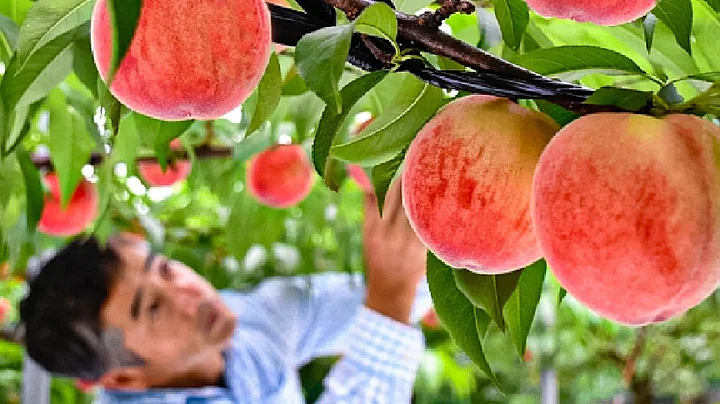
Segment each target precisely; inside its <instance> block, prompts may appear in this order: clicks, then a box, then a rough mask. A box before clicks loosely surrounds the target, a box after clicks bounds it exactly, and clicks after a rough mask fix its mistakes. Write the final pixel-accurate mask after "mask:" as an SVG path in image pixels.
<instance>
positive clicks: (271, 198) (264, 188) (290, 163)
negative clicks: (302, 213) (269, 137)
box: [245, 145, 315, 208]
mask: <svg viewBox="0 0 720 404" xmlns="http://www.w3.org/2000/svg"><path fill="white" fill-rule="evenodd" d="M314 173H315V170H314V169H313V167H312V165H311V164H310V159H308V156H307V154H306V153H305V149H303V147H302V146H300V145H274V146H271V147H270V148H269V149H267V150H265V151H264V152H261V153H259V154H256V155H255V156H253V158H252V159H250V161H249V163H248V165H247V167H246V176H245V180H246V182H247V186H248V191H249V192H250V194H251V195H253V196H254V197H255V199H257V200H258V201H259V202H260V203H262V204H264V205H267V206H270V207H273V208H289V207H291V206H294V205H297V204H298V203H300V201H302V200H303V199H305V197H306V196H307V195H308V194H309V193H310V191H311V190H312V186H313V183H314V182H315V176H314Z"/></svg>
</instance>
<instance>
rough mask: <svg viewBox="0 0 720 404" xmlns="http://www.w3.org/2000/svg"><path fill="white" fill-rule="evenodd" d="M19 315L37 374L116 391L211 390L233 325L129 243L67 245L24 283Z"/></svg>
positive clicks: (192, 283) (186, 275)
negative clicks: (88, 381)
mask: <svg viewBox="0 0 720 404" xmlns="http://www.w3.org/2000/svg"><path fill="white" fill-rule="evenodd" d="M20 312H21V321H22V322H23V326H24V328H25V345H26V347H27V350H28V353H29V355H30V356H31V357H33V358H34V359H35V360H36V361H37V362H38V363H39V364H40V365H41V366H43V367H45V368H46V369H47V370H48V371H50V372H53V373H56V374H61V375H67V376H71V377H78V378H83V379H91V380H97V381H99V382H100V383H101V384H103V385H104V386H106V387H109V388H115V389H144V388H148V387H174V386H201V385H206V384H210V383H213V382H214V381H216V380H217V377H218V376H219V375H220V373H221V371H222V369H223V359H222V350H223V349H224V348H225V346H226V345H227V343H228V341H229V338H230V336H231V335H232V332H233V330H234V326H235V317H234V315H233V314H232V312H231V311H230V310H229V308H228V307H227V306H226V305H225V304H224V303H223V302H222V301H221V300H220V297H219V295H218V293H217V292H216V291H215V290H214V289H213V288H212V286H210V285H209V284H208V283H207V282H206V281H205V280H204V279H203V278H201V277H200V276H198V275H197V274H196V273H195V272H193V271H192V270H191V269H190V268H188V267H187V266H185V265H183V264H181V263H179V262H177V261H172V260H168V259H167V258H166V257H164V256H161V255H156V254H153V253H152V252H151V250H150V249H149V248H148V245H147V244H146V243H144V242H141V241H138V240H137V239H136V238H132V237H128V236H116V237H114V238H112V239H111V241H110V242H109V243H108V246H107V247H101V246H100V245H99V244H98V243H97V241H96V240H94V239H92V238H90V239H84V240H75V241H73V242H71V243H70V244H68V245H67V246H66V247H65V248H64V249H63V250H61V251H60V252H59V253H58V254H56V255H55V256H54V257H53V258H52V259H51V260H49V261H48V262H47V263H46V264H45V265H44V266H43V268H42V269H41V271H40V273H39V274H38V275H37V276H36V277H35V278H34V279H33V280H32V281H31V282H30V291H29V294H28V296H27V297H26V298H25V299H24V300H23V302H22V304H21V308H20Z"/></svg>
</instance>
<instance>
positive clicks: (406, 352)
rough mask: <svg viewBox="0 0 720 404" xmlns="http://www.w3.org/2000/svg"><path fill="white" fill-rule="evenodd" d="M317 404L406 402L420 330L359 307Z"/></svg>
mask: <svg viewBox="0 0 720 404" xmlns="http://www.w3.org/2000/svg"><path fill="white" fill-rule="evenodd" d="M348 342H349V345H348V346H347V348H346V350H345V353H344V356H343V358H342V359H341V360H340V361H339V362H338V363H336V364H335V366H334V367H333V368H332V370H331V371H330V374H329V375H328V377H327V378H326V379H325V392H324V393H323V395H322V397H321V398H320V400H319V403H320V404H339V403H361V404H384V403H398V404H400V403H410V400H411V397H412V387H413V384H414V381H415V375H416V373H417V370H418V367H419V366H420V361H421V360H422V357H423V352H424V348H425V344H424V339H423V334H422V332H421V331H420V330H418V329H416V328H413V327H411V326H408V325H406V324H403V323H400V322H397V321H395V320H392V319H390V318H388V317H385V316H383V315H381V314H379V313H377V312H375V311H372V310H370V309H368V308H365V307H363V308H361V309H360V310H359V313H358V315H357V317H356V318H355V320H354V322H353V324H352V326H351V327H350V330H349V333H348Z"/></svg>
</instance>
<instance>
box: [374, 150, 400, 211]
mask: <svg viewBox="0 0 720 404" xmlns="http://www.w3.org/2000/svg"><path fill="white" fill-rule="evenodd" d="M405 152H407V148H405V149H403V151H401V152H400V154H398V155H397V156H395V157H393V158H392V159H390V160H388V161H386V162H384V163H381V164H378V165H376V166H375V167H373V169H372V184H373V188H374V189H375V196H376V197H377V201H378V209H379V211H380V216H382V214H383V209H384V207H385V196H386V195H387V191H388V189H389V188H390V184H391V183H392V180H393V178H395V174H396V173H397V170H398V169H399V168H400V166H401V165H402V162H403V160H404V159H405Z"/></svg>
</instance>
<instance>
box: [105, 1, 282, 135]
mask: <svg viewBox="0 0 720 404" xmlns="http://www.w3.org/2000/svg"><path fill="white" fill-rule="evenodd" d="M91 44H92V50H93V56H94V59H95V64H96V65H97V68H98V71H99V72H100V73H101V75H102V77H103V78H104V79H107V73H108V69H109V66H110V59H111V57H112V48H113V47H112V28H111V25H110V20H109V15H108V10H107V3H106V0H98V2H97V3H96V5H95V8H94V10H93V15H92V20H91ZM270 47H271V32H270V13H269V11H268V9H267V6H266V5H265V3H264V2H263V1H262V0H228V1H224V2H222V6H221V7H219V6H218V3H217V2H215V1H209V0H194V1H184V0H144V1H143V6H142V9H141V13H140V19H139V22H138V28H137V30H136V32H135V36H134V38H133V41H132V43H131V45H130V48H129V50H128V53H127V55H126V57H125V59H124V60H123V61H122V63H121V65H120V68H119V69H118V71H117V74H116V76H115V78H114V81H113V82H112V85H111V87H110V90H111V92H112V93H113V95H115V97H117V99H118V100H120V102H122V103H123V104H125V105H126V106H127V107H128V108H130V109H132V110H134V111H137V112H140V113H142V114H145V115H148V116H151V117H154V118H157V119H161V120H167V121H175V120H186V119H206V120H211V119H217V118H219V117H221V116H223V115H225V114H227V113H228V112H230V111H231V110H233V109H234V108H235V107H237V106H238V105H240V104H241V103H242V102H243V101H245V99H247V97H248V96H250V94H251V93H252V92H253V90H254V89H255V87H257V85H258V83H259V82H260V78H261V77H262V75H263V73H264V72H265V66H266V64H267V61H268V58H269V56H270Z"/></svg>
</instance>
